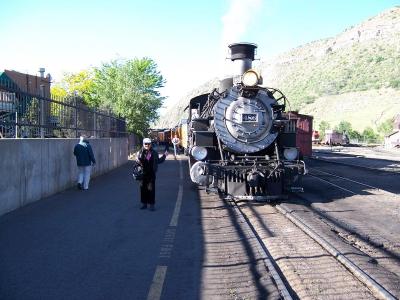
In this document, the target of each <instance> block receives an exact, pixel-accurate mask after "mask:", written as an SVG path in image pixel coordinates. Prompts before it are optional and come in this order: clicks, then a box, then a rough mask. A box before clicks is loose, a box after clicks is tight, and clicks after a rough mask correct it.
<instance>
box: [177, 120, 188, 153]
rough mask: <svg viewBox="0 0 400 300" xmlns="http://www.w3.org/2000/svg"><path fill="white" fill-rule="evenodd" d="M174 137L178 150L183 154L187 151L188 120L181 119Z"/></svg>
mask: <svg viewBox="0 0 400 300" xmlns="http://www.w3.org/2000/svg"><path fill="white" fill-rule="evenodd" d="M176 136H177V137H178V138H179V148H180V150H181V151H182V152H183V153H185V154H186V153H187V149H188V120H187V119H182V120H180V121H179V125H178V126H177V129H176Z"/></svg>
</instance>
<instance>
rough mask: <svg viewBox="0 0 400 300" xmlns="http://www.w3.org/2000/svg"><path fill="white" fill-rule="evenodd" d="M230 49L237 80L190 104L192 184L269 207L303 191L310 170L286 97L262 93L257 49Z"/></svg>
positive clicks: (229, 80) (251, 46) (225, 82)
mask: <svg viewBox="0 0 400 300" xmlns="http://www.w3.org/2000/svg"><path fill="white" fill-rule="evenodd" d="M229 48H230V52H231V57H230V59H231V61H232V62H233V64H234V65H235V67H236V72H235V74H233V76H232V77H229V78H226V79H224V80H221V82H220V87H219V88H218V89H215V90H213V91H212V92H211V93H209V94H202V95H199V96H197V97H194V98H192V99H191V100H190V103H189V121H190V123H189V131H188V152H189V167H190V177H191V180H192V181H193V182H195V183H196V184H199V185H202V186H205V187H206V188H207V189H208V190H211V191H215V192H219V193H221V194H223V195H225V196H228V197H233V198H236V199H247V200H258V201H268V200H273V199H279V198H285V197H287V195H288V193H289V192H290V191H302V187H301V186H300V179H301V176H302V175H304V174H305V173H306V169H305V164H304V161H302V160H300V155H299V150H298V148H296V142H295V140H296V139H295V135H296V132H295V128H293V127H295V126H293V123H292V122H290V118H289V116H290V114H287V113H286V112H285V108H286V105H287V99H286V97H285V96H284V95H283V93H282V92H281V91H279V90H278V89H274V88H268V87H263V86H262V77H261V76H260V74H259V73H258V72H257V71H256V70H254V69H252V62H253V60H254V55H255V50H256V48H257V45H255V44H250V43H236V44H231V45H230V46H229ZM293 137H294V138H293Z"/></svg>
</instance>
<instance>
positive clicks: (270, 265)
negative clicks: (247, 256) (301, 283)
mask: <svg viewBox="0 0 400 300" xmlns="http://www.w3.org/2000/svg"><path fill="white" fill-rule="evenodd" d="M231 203H232V204H233V206H232V207H233V209H234V210H235V212H236V215H237V216H238V218H239V221H241V222H242V223H243V224H245V227H246V231H247V234H248V235H250V236H251V237H254V238H255V240H256V241H257V243H256V247H257V250H258V252H259V253H260V254H261V256H262V258H263V261H264V264H265V266H266V268H267V269H268V271H269V272H270V273H271V276H272V279H273V280H274V282H275V284H276V287H277V289H278V291H279V293H280V295H281V296H282V298H283V299H285V300H292V299H293V298H292V296H291V295H290V292H289V290H288V288H287V287H286V285H285V283H284V282H283V280H282V278H281V275H280V274H282V272H281V271H280V270H279V267H278V265H277V264H276V262H275V260H274V259H273V257H272V255H271V254H270V253H269V251H268V249H267V247H266V246H265V244H264V243H263V241H262V239H261V238H260V236H259V235H258V233H257V231H256V230H255V228H254V227H253V225H252V224H251V222H250V221H249V220H248V218H247V217H246V215H245V214H244V213H243V211H242V210H241V209H240V207H239V206H238V205H237V203H236V201H234V200H231ZM278 270H279V271H278Z"/></svg>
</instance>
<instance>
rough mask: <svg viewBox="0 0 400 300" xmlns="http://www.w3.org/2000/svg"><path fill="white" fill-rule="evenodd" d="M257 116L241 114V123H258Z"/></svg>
mask: <svg viewBox="0 0 400 300" xmlns="http://www.w3.org/2000/svg"><path fill="white" fill-rule="evenodd" d="M257 116H258V115H257V114H242V122H243V123H246V122H258V117H257Z"/></svg>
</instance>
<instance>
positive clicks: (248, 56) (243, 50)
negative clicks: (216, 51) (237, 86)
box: [228, 43, 257, 75]
mask: <svg viewBox="0 0 400 300" xmlns="http://www.w3.org/2000/svg"><path fill="white" fill-rule="evenodd" d="M228 47H229V49H231V60H232V61H233V62H234V64H235V66H236V68H235V74H234V75H242V74H243V73H244V72H246V71H247V70H249V69H251V67H252V62H253V60H254V55H255V52H256V49H257V45H256V44H251V43H235V44H230V45H229V46H228Z"/></svg>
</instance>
